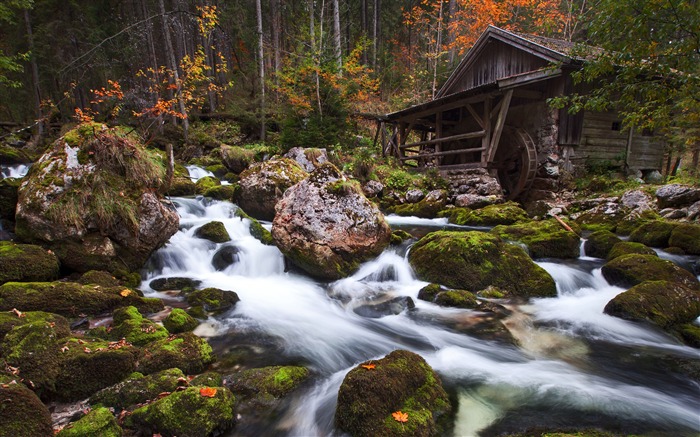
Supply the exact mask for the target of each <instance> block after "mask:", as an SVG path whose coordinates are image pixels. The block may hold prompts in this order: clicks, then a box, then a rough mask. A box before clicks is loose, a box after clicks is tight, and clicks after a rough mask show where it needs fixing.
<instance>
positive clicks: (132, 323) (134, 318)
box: [109, 306, 168, 346]
mask: <svg viewBox="0 0 700 437" xmlns="http://www.w3.org/2000/svg"><path fill="white" fill-rule="evenodd" d="M109 334H110V337H111V338H112V339H113V340H119V339H121V338H123V339H125V340H126V341H128V342H129V343H131V344H133V345H135V346H143V345H145V344H147V343H150V342H152V341H156V340H160V339H162V338H166V337H167V336H168V330H167V329H165V328H164V327H162V326H160V325H158V324H157V323H153V322H152V321H150V320H148V319H147V318H145V317H143V316H142V315H141V313H139V310H138V309H137V308H136V307H133V306H128V307H124V308H119V309H117V310H116V311H114V320H113V321H112V330H111V331H110V332H109Z"/></svg>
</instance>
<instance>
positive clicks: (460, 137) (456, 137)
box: [399, 130, 486, 149]
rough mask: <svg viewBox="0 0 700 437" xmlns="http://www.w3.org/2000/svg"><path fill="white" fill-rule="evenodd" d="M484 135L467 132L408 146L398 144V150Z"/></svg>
mask: <svg viewBox="0 0 700 437" xmlns="http://www.w3.org/2000/svg"><path fill="white" fill-rule="evenodd" d="M484 135H486V132H484V131H483V130H480V131H476V132H468V133H465V134H458V135H452V136H450V137H442V138H435V139H433V140H427V141H418V142H415V143H409V144H400V145H399V148H400V149H406V148H409V147H416V146H430V145H433V144H440V143H444V142H446V141H457V140H466V139H469V138H481V137H483V136H484Z"/></svg>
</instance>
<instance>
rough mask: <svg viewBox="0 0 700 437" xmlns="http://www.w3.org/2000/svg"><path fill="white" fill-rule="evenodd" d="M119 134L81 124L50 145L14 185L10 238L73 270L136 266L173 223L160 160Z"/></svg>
mask: <svg viewBox="0 0 700 437" xmlns="http://www.w3.org/2000/svg"><path fill="white" fill-rule="evenodd" d="M126 132H127V130H126V129H120V128H113V129H108V128H107V127H106V126H104V125H100V124H98V123H84V124H81V125H79V126H78V127H77V128H76V129H74V130H72V131H70V132H68V133H66V134H65V135H64V136H63V137H61V138H60V139H59V140H57V141H56V142H55V143H54V144H53V146H52V147H51V148H49V150H48V151H47V152H46V153H45V154H44V155H43V156H42V157H41V158H40V159H39V161H38V162H37V163H36V164H35V165H33V166H32V168H31V170H30V172H29V174H28V175H27V176H26V177H25V178H24V180H23V182H22V185H21V186H20V188H19V200H18V203H17V214H16V220H17V224H16V232H17V235H18V236H19V237H20V238H21V239H22V240H24V241H27V242H33V243H38V244H40V245H43V246H45V247H48V248H50V249H52V250H53V251H54V252H55V253H56V255H58V257H59V259H60V260H61V264H62V265H63V266H64V267H68V268H70V269H72V270H75V271H80V272H84V271H88V270H94V269H101V270H110V271H112V272H114V271H116V270H123V269H125V268H126V269H129V270H135V269H139V268H141V267H142V266H143V264H144V263H145V261H146V259H147V258H148V256H149V255H150V254H151V252H152V251H154V250H155V249H157V248H158V247H160V246H161V245H162V244H164V243H165V242H166V241H167V240H168V239H169V238H170V236H171V235H173V234H174V233H175V232H177V229H178V224H179V219H178V216H177V213H176V211H175V209H174V208H172V206H170V205H169V203H167V202H165V201H164V200H163V199H162V198H161V197H160V196H159V194H158V190H159V189H160V188H161V187H162V185H163V182H164V178H165V169H164V165H163V162H162V159H161V157H160V155H158V154H157V153H156V152H151V151H148V150H146V148H145V147H144V146H143V145H142V144H141V143H140V142H139V141H138V139H136V138H134V137H133V136H131V135H128V134H127V133H126Z"/></svg>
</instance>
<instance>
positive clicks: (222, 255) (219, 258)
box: [211, 246, 240, 271]
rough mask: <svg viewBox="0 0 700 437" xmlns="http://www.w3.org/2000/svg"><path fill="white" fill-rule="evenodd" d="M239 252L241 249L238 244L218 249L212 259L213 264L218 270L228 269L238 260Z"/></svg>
mask: <svg viewBox="0 0 700 437" xmlns="http://www.w3.org/2000/svg"><path fill="white" fill-rule="evenodd" d="M239 253H240V249H239V248H238V247H236V246H224V247H222V248H221V249H219V250H217V251H216V253H215V254H214V256H213V257H212V259H211V264H212V266H214V268H215V269H216V270H218V271H221V270H226V269H227V268H228V267H229V266H232V265H233V264H235V263H237V262H238V254H239Z"/></svg>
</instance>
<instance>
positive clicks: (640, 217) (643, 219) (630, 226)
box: [615, 209, 661, 235]
mask: <svg viewBox="0 0 700 437" xmlns="http://www.w3.org/2000/svg"><path fill="white" fill-rule="evenodd" d="M660 219H661V216H660V215H659V214H658V213H657V212H656V211H654V210H651V209H649V210H640V209H635V210H632V211H631V212H630V213H629V214H627V215H625V216H624V217H623V218H622V220H620V221H618V222H617V226H616V227H615V233H616V234H618V235H630V234H631V233H632V231H634V230H635V229H637V228H638V227H639V226H641V225H643V224H644V223H648V222H650V221H654V220H660Z"/></svg>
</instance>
